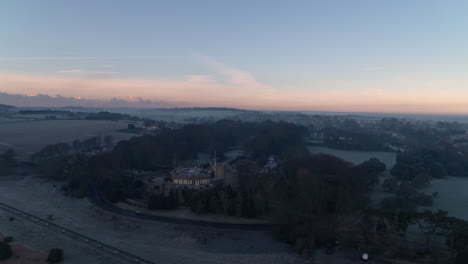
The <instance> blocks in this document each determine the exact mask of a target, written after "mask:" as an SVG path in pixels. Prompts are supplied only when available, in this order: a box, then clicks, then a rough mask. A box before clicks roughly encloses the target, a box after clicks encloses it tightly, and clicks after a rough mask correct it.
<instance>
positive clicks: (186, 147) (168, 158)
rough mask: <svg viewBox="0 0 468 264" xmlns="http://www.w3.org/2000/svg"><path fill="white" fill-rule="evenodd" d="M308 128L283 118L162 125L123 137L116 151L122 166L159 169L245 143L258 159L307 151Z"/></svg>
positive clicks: (220, 154)
mask: <svg viewBox="0 0 468 264" xmlns="http://www.w3.org/2000/svg"><path fill="white" fill-rule="evenodd" d="M305 134H306V129H305V128H303V127H298V126H296V125H293V124H289V123H285V122H281V123H273V122H264V123H245V122H238V121H228V120H222V121H218V122H216V123H213V124H200V125H186V126H184V127H182V128H180V129H176V130H169V129H162V130H161V132H160V133H159V134H157V135H144V136H142V137H134V138H132V139H130V140H127V141H121V142H119V144H117V146H116V147H115V148H114V151H113V152H112V156H113V159H114V160H116V163H117V164H118V166H121V167H126V168H140V169H152V170H155V169H159V168H161V167H166V168H167V167H174V166H176V165H177V164H179V163H181V162H182V161H184V160H190V159H195V158H196V157H197V153H199V152H204V153H213V152H214V151H215V150H216V151H217V153H218V156H220V157H222V155H223V153H224V152H225V151H226V150H227V149H228V148H229V147H234V146H242V147H245V149H246V150H247V152H249V153H251V155H252V157H254V158H255V159H266V158H267V157H268V156H269V155H272V154H282V153H285V152H288V151H297V150H298V149H301V150H303V151H305V148H304V145H303V142H304V136H305Z"/></svg>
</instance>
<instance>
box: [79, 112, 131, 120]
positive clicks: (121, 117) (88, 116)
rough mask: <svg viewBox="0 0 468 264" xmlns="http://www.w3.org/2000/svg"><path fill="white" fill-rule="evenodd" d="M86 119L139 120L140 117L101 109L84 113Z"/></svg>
mask: <svg viewBox="0 0 468 264" xmlns="http://www.w3.org/2000/svg"><path fill="white" fill-rule="evenodd" d="M85 118H86V119H88V120H113V121H117V120H134V121H137V120H140V118H138V117H135V116H131V115H127V114H119V113H111V112H107V111H101V112H98V113H86V117H85Z"/></svg>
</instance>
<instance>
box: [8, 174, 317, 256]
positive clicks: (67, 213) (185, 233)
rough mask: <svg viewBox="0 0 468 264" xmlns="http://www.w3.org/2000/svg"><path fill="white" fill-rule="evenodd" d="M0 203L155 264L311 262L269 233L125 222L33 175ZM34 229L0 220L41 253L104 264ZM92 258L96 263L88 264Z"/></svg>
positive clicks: (41, 229)
mask: <svg viewBox="0 0 468 264" xmlns="http://www.w3.org/2000/svg"><path fill="white" fill-rule="evenodd" d="M0 201H2V202H3V203H6V204H8V205H10V206H14V207H17V208H18V209H21V210H24V211H26V212H29V213H31V214H34V215H36V216H38V217H42V218H47V216H48V215H50V214H52V215H53V216H54V222H55V223H56V224H58V225H61V226H66V227H67V228H70V229H72V230H73V231H75V232H79V233H81V234H83V235H86V236H89V237H92V238H94V239H97V240H99V241H101V242H103V243H107V244H109V245H112V246H114V247H117V248H119V249H122V250H125V251H128V252H130V253H133V254H136V255H138V256H141V257H143V258H146V259H149V260H152V261H154V262H155V263H161V264H166V263H171V264H173V263H180V264H215V263H216V264H218V263H226V264H231V263H243V264H250V263H255V264H267V263H282V264H302V263H309V262H307V260H305V259H302V258H301V257H299V256H298V255H296V254H295V253H294V249H293V248H292V247H290V246H289V245H287V244H284V243H281V242H279V241H277V240H276V239H275V238H274V237H273V235H272V234H270V233H269V232H265V231H244V230H234V229H217V228H208V227H198V226H189V225H176V224H169V223H162V222H152V221H144V220H139V219H131V218H127V217H122V216H120V215H114V214H112V213H109V212H106V211H102V210H100V209H98V208H95V207H94V206H92V205H91V204H90V203H89V201H88V200H86V199H75V198H71V197H66V196H64V195H63V194H62V193H61V192H60V184H59V183H58V182H50V181H46V180H43V179H38V178H34V177H31V176H28V177H25V178H24V179H23V180H17V181H5V182H2V183H1V184H0ZM3 214H4V213H3ZM31 225H33V224H32V223H27V222H25V221H23V220H22V219H16V220H15V221H12V222H9V221H8V215H3V216H2V211H0V232H1V233H3V234H5V235H11V236H13V237H14V238H15V241H21V243H22V244H24V245H25V246H28V247H31V248H34V249H37V250H40V251H42V252H46V251H47V250H49V249H50V248H53V247H57V246H59V245H60V247H62V248H63V249H64V253H65V256H66V258H67V261H66V262H65V263H101V262H99V260H100V259H101V258H102V257H103V256H99V255H92V254H90V253H91V252H89V251H83V250H84V249H82V248H83V247H84V248H86V245H82V244H81V245H79V243H78V244H77V243H76V242H75V241H71V240H70V239H68V238H66V237H62V236H60V234H58V233H54V232H51V231H48V230H47V228H45V227H38V226H31ZM73 245H75V247H76V248H73ZM84 258H86V261H85V259H84ZM93 258H94V259H96V260H95V261H93V262H90V261H89V260H90V259H93ZM68 261H69V262H68ZM79 261H81V262H79ZM103 263H114V262H112V261H103Z"/></svg>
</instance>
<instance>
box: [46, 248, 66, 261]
mask: <svg viewBox="0 0 468 264" xmlns="http://www.w3.org/2000/svg"><path fill="white" fill-rule="evenodd" d="M62 260H63V250H62V249H60V248H53V249H51V250H50V251H49V255H48V256H47V261H48V262H51V263H56V262H60V261H62Z"/></svg>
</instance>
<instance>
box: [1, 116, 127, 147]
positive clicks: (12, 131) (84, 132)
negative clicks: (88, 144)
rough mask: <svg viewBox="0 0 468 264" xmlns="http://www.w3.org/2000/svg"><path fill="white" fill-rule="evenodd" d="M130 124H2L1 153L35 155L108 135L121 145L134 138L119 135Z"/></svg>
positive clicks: (79, 122) (107, 122)
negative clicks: (62, 144)
mask: <svg viewBox="0 0 468 264" xmlns="http://www.w3.org/2000/svg"><path fill="white" fill-rule="evenodd" d="M127 123H128V122H125V121H118V122H117V121H105V120H34V121H26V122H25V121H21V122H4V123H3V122H0V151H3V150H5V149H7V148H13V149H15V150H16V151H17V152H18V153H19V154H31V153H34V152H36V151H38V150H40V149H41V148H43V147H45V146H47V145H49V144H54V143H59V142H71V141H73V140H75V139H86V138H90V137H93V136H104V135H112V136H113V137H114V140H115V141H118V140H122V139H127V138H129V137H131V135H130V134H124V133H118V132H115V131H116V130H118V129H123V128H126V127H127Z"/></svg>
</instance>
